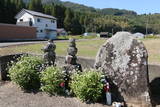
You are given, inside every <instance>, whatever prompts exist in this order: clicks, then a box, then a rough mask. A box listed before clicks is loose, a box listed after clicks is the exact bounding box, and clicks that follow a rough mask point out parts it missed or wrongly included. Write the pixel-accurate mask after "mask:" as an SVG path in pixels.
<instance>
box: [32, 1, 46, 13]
mask: <svg viewBox="0 0 160 107" xmlns="http://www.w3.org/2000/svg"><path fill="white" fill-rule="evenodd" d="M29 10H33V11H38V12H42V11H43V7H42V2H41V0H31V1H30V2H29Z"/></svg>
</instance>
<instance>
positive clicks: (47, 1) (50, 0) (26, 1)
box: [23, 0, 61, 3]
mask: <svg viewBox="0 0 160 107" xmlns="http://www.w3.org/2000/svg"><path fill="white" fill-rule="evenodd" d="M23 1H24V2H25V3H29V1H30V0H23ZM42 3H61V1H60V0H42Z"/></svg>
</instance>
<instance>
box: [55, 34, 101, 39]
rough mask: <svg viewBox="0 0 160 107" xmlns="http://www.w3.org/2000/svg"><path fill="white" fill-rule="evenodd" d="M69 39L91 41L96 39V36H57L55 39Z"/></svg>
mask: <svg viewBox="0 0 160 107" xmlns="http://www.w3.org/2000/svg"><path fill="white" fill-rule="evenodd" d="M69 38H75V39H93V38H98V37H97V36H96V35H93V36H83V35H76V36H72V35H69V36H58V37H57V39H69Z"/></svg>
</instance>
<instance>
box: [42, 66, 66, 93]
mask: <svg viewBox="0 0 160 107" xmlns="http://www.w3.org/2000/svg"><path fill="white" fill-rule="evenodd" d="M62 82H64V79H63V74H62V70H61V69H60V68H58V67H48V68H46V70H45V71H43V72H42V73H41V83H42V87H41V90H42V91H44V92H47V93H49V94H51V95H54V94H60V95H61V94H63V93H64V90H63V88H62V87H60V84H61V83H62Z"/></svg>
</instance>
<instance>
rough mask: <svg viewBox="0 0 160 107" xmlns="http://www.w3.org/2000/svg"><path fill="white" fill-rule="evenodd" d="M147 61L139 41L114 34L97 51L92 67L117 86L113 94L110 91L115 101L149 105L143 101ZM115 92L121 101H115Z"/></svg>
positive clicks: (146, 84)
mask: <svg viewBox="0 0 160 107" xmlns="http://www.w3.org/2000/svg"><path fill="white" fill-rule="evenodd" d="M147 59H148V53H147V50H146V48H145V46H144V44H143V43H142V42H140V41H139V40H136V39H134V38H133V36H132V34H130V33H128V32H118V33H116V34H115V35H114V36H113V37H112V38H110V39H108V40H107V42H106V43H105V44H103V46H102V47H101V48H100V50H99V52H98V54H97V56H96V62H95V68H97V69H100V70H102V71H103V72H104V73H105V74H106V76H107V77H108V78H109V79H110V80H111V82H112V84H114V85H115V86H116V87H117V90H116V91H117V92H115V90H114V89H115V88H114V89H113V90H112V88H111V90H112V94H113V95H114V96H116V97H117V99H121V101H122V100H124V101H126V102H128V101H129V102H130V101H132V100H133V101H138V102H144V103H147V104H148V105H149V104H150V102H149V101H148V102H147V101H146V98H148V99H150V97H149V87H148V84H149V77H148V62H147ZM111 87H112V86H111ZM117 93H120V96H121V97H122V98H123V99H122V98H118V97H120V96H119V95H117ZM131 99H132V100H131Z"/></svg>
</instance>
